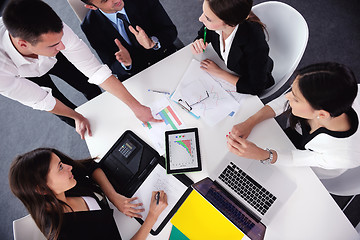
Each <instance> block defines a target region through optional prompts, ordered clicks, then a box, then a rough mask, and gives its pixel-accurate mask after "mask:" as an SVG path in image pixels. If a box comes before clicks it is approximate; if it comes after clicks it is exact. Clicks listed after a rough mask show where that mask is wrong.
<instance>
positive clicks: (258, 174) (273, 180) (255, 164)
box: [210, 152, 296, 225]
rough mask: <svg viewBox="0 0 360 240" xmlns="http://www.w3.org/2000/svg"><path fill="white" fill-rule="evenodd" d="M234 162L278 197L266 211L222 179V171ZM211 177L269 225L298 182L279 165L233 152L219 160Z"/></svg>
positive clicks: (257, 182)
mask: <svg viewBox="0 0 360 240" xmlns="http://www.w3.org/2000/svg"><path fill="white" fill-rule="evenodd" d="M231 162H233V163H234V164H235V165H236V167H238V168H239V169H241V170H242V171H243V172H245V173H246V174H247V175H248V177H250V178H251V179H253V180H255V181H256V184H258V185H260V186H261V187H262V188H265V189H266V190H267V191H269V192H270V193H271V194H273V195H274V196H275V197H276V200H275V202H274V203H273V204H272V205H271V206H270V208H269V209H268V210H267V211H266V212H265V214H262V213H260V212H259V211H258V210H256V209H255V208H254V207H253V206H252V205H250V204H249V203H248V201H247V200H249V199H245V198H242V197H240V195H239V194H237V193H236V192H235V191H234V190H232V189H231V187H229V186H228V185H226V184H225V183H224V181H222V180H221V177H220V176H221V173H222V172H223V171H224V170H225V169H226V168H227V167H228V165H229V164H230V163H231ZM210 177H211V178H212V179H214V180H215V182H217V183H219V184H220V185H221V186H222V187H223V188H224V189H226V191H227V192H229V193H230V194H232V195H233V196H234V197H235V198H236V199H238V200H239V202H241V203H242V204H243V205H244V206H245V207H246V208H247V209H249V211H251V212H253V213H254V215H256V216H257V217H258V218H259V219H261V221H262V222H263V223H264V224H265V225H268V224H269V223H270V222H271V221H272V219H273V218H274V217H275V215H276V214H277V213H278V212H279V211H280V209H281V208H282V207H283V205H284V204H285V203H286V201H287V200H288V199H289V198H290V196H291V195H292V194H293V192H294V191H295V189H296V183H295V182H294V181H293V180H292V179H291V178H290V177H289V176H287V175H285V174H284V172H282V171H281V170H280V169H279V168H278V167H276V166H273V165H265V164H262V163H260V161H255V160H251V159H246V158H242V157H239V156H237V155H235V154H233V153H231V152H228V153H227V154H226V155H225V156H224V158H223V159H222V160H221V161H219V164H218V166H217V167H216V169H215V171H214V172H212V173H211V175H210Z"/></svg>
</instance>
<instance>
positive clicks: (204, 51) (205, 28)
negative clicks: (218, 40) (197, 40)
mask: <svg viewBox="0 0 360 240" xmlns="http://www.w3.org/2000/svg"><path fill="white" fill-rule="evenodd" d="M206 29H207V28H206V27H204V44H206ZM203 52H205V49H203Z"/></svg>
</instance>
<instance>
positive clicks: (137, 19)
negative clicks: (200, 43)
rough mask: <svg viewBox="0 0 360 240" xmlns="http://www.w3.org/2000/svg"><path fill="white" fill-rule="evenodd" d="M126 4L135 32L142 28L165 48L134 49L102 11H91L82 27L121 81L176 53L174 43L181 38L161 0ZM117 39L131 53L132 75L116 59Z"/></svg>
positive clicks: (133, 1) (137, 1)
mask: <svg viewBox="0 0 360 240" xmlns="http://www.w3.org/2000/svg"><path fill="white" fill-rule="evenodd" d="M124 2H125V6H124V8H125V11H126V14H127V16H128V18H129V20H130V24H131V25H132V26H133V27H134V28H135V26H137V25H138V26H140V27H141V28H142V29H144V31H145V32H146V34H147V35H148V36H149V37H151V36H155V37H157V38H158V39H159V41H160V44H161V48H160V49H158V50H153V49H144V48H143V47H142V46H141V45H140V44H137V45H136V46H130V45H129V44H128V43H127V42H126V41H125V40H124V39H123V38H122V37H121V35H120V33H119V32H118V31H117V29H116V28H115V27H114V26H113V25H112V23H111V21H110V20H109V19H108V18H107V17H105V16H104V14H102V13H101V12H100V11H99V10H96V11H93V10H90V11H89V12H88V14H87V16H86V17H85V19H84V21H83V23H82V24H81V28H82V30H83V32H84V33H85V35H86V37H87V39H88V40H89V42H90V44H91V46H92V47H93V48H94V49H95V51H96V52H97V53H98V55H99V57H100V59H101V60H102V61H103V62H104V63H105V64H107V65H108V66H109V67H110V69H111V70H112V72H113V73H114V74H117V75H118V78H119V79H120V80H125V79H127V78H129V77H130V76H131V75H134V74H136V73H138V72H139V71H141V70H143V69H144V68H146V67H148V66H149V65H151V64H153V63H155V62H157V61H159V60H161V59H163V58H164V57H166V56H168V55H170V54H171V53H173V52H175V50H176V48H175V46H174V44H173V42H174V41H175V39H176V37H177V30H176V27H175V25H174V24H173V23H172V21H171V19H170V18H169V16H168V15H167V13H166V12H165V10H164V8H163V7H162V5H161V4H160V2H159V1H158V0H124ZM116 38H117V39H119V41H120V42H121V44H122V45H123V46H124V47H125V48H126V49H127V50H128V51H129V53H130V56H131V59H132V68H131V70H129V71H126V70H125V69H124V68H123V67H122V66H121V64H120V63H119V62H118V61H117V60H116V58H115V55H114V54H115V52H117V51H119V49H118V47H117V46H116V44H115V43H114V40H115V39H116Z"/></svg>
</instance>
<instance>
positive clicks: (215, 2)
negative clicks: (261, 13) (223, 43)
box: [206, 0, 265, 29]
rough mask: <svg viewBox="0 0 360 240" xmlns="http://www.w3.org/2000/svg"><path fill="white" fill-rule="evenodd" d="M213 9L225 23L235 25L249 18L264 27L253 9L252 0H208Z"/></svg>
mask: <svg viewBox="0 0 360 240" xmlns="http://www.w3.org/2000/svg"><path fill="white" fill-rule="evenodd" d="M206 1H207V2H208V3H209V7H210V9H211V11H213V12H214V13H215V15H216V16H217V17H218V18H220V19H221V20H222V21H223V22H224V23H225V24H227V25H229V26H232V27H235V26H236V25H238V24H240V23H242V22H244V21H246V20H249V21H252V22H257V23H259V24H260V25H261V26H262V28H263V29H265V24H263V23H262V22H261V21H260V19H259V18H258V17H257V16H256V15H255V14H254V13H253V12H252V11H251V8H252V5H253V1H252V0H206Z"/></svg>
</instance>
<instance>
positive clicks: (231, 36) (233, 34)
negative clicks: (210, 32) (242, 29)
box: [215, 24, 239, 43]
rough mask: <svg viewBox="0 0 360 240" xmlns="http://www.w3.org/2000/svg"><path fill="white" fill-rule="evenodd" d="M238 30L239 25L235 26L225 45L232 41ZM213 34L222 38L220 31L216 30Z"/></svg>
mask: <svg viewBox="0 0 360 240" xmlns="http://www.w3.org/2000/svg"><path fill="white" fill-rule="evenodd" d="M238 28H239V24H238V25H236V26H235V28H234V30H233V31H232V32H231V34H230V35H229V37H228V38H227V39H226V40H225V43H228V42H230V40H231V42H232V39H233V38H234V37H235V34H236V32H237V30H238ZM215 32H216V33H217V34H219V35H220V36H221V37H222V31H221V30H216V31H215Z"/></svg>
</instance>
